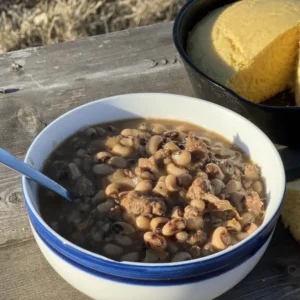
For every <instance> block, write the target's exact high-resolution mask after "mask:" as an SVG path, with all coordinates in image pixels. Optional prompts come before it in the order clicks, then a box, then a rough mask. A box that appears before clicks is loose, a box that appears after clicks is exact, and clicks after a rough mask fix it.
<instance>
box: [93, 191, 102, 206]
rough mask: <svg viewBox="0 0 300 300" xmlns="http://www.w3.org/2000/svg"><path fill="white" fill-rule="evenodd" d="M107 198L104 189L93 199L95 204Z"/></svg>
mask: <svg viewBox="0 0 300 300" xmlns="http://www.w3.org/2000/svg"><path fill="white" fill-rule="evenodd" d="M104 200H105V192H104V191H103V190H100V191H98V192H97V193H96V194H95V196H94V197H93V198H92V199H91V202H92V203H93V204H97V203H99V202H102V201H104Z"/></svg>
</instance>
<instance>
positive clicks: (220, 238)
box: [211, 226, 231, 251]
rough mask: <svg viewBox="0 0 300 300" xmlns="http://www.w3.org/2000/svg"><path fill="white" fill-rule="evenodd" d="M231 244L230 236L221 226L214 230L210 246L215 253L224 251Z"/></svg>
mask: <svg viewBox="0 0 300 300" xmlns="http://www.w3.org/2000/svg"><path fill="white" fill-rule="evenodd" d="M230 243H231V238H230V235H229V233H228V231H227V229H226V228H225V227H223V226H220V227H218V228H216V229H215V230H214V232H213V234H212V237H211V245H212V247H213V248H214V249H215V250H216V251H221V250H224V249H226V248H227V247H228V246H229V245H230Z"/></svg>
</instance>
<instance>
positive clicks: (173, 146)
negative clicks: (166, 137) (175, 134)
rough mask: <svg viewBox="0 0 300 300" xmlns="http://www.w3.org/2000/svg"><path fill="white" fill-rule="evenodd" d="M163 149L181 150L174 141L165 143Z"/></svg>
mask: <svg viewBox="0 0 300 300" xmlns="http://www.w3.org/2000/svg"><path fill="white" fill-rule="evenodd" d="M163 149H166V150H169V151H170V152H177V151H180V148H179V147H178V146H177V145H175V144H174V143H173V142H168V143H166V144H164V146H163Z"/></svg>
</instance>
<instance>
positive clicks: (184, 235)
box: [175, 231, 189, 244]
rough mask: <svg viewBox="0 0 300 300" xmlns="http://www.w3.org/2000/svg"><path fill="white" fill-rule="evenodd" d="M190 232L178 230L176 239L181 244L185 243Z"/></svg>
mask: <svg viewBox="0 0 300 300" xmlns="http://www.w3.org/2000/svg"><path fill="white" fill-rule="evenodd" d="M188 237H189V234H188V233H187V232H186V231H180V232H177V233H176V235H175V238H176V241H177V242H178V243H180V244H183V243H185V242H186V241H187V239H188Z"/></svg>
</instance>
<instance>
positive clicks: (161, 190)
mask: <svg viewBox="0 0 300 300" xmlns="http://www.w3.org/2000/svg"><path fill="white" fill-rule="evenodd" d="M153 192H154V193H156V194H159V195H161V196H163V197H166V198H169V196H170V191H169V190H168V189H167V186H166V183H165V182H163V181H158V182H157V184H156V186H155V187H154V189H153Z"/></svg>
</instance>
